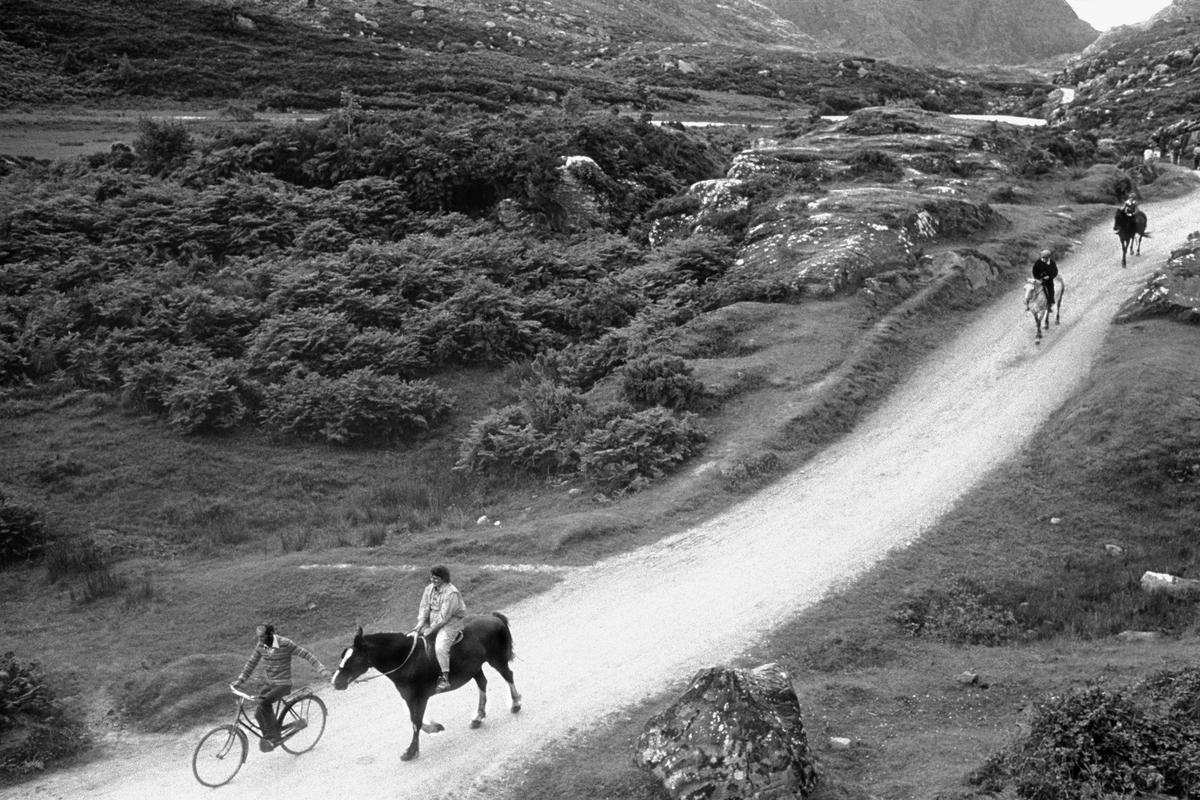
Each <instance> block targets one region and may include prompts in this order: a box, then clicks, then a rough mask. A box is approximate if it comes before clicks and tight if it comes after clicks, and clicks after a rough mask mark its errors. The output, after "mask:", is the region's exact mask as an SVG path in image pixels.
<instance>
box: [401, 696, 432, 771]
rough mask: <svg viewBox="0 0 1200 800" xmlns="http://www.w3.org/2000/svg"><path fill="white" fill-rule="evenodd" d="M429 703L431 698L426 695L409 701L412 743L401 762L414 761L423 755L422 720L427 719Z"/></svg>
mask: <svg viewBox="0 0 1200 800" xmlns="http://www.w3.org/2000/svg"><path fill="white" fill-rule="evenodd" d="M428 703H429V696H428V695H424V694H418V695H415V696H414V697H413V698H412V699H411V700H409V701H408V718H409V719H410V720H411V721H412V732H413V734H412V741H411V742H409V743H408V749H407V750H405V751H404V753H403V754H402V755H401V756H400V760H401V761H412V760H413V759H414V758H416V757H417V756H419V755H420V754H421V720H423V719H425V706H426V705H427V704H428Z"/></svg>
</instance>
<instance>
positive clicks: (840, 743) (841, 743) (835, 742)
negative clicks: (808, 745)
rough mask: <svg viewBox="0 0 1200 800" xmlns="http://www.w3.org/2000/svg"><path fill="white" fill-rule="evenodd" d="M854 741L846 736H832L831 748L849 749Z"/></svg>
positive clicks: (830, 740) (830, 738) (830, 739)
mask: <svg viewBox="0 0 1200 800" xmlns="http://www.w3.org/2000/svg"><path fill="white" fill-rule="evenodd" d="M851 744H852V742H851V741H850V740H849V739H847V738H846V737H845V736H830V737H829V749H831V750H849V749H850V745H851Z"/></svg>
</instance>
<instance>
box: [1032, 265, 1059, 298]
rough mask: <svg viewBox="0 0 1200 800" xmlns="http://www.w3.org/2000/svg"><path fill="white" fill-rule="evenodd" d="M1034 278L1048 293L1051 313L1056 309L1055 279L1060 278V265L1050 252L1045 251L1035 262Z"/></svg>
mask: <svg viewBox="0 0 1200 800" xmlns="http://www.w3.org/2000/svg"><path fill="white" fill-rule="evenodd" d="M1033 277H1034V279H1035V280H1037V281H1039V282H1041V284H1042V291H1043V292H1045V293H1046V311H1047V312H1049V311H1050V310H1051V309H1053V308H1054V279H1055V278H1057V277H1058V264H1057V263H1055V261H1054V254H1053V253H1051V252H1050V251H1049V250H1043V251H1042V253H1041V256H1040V257H1039V258H1038V260H1037V261H1035V262H1033Z"/></svg>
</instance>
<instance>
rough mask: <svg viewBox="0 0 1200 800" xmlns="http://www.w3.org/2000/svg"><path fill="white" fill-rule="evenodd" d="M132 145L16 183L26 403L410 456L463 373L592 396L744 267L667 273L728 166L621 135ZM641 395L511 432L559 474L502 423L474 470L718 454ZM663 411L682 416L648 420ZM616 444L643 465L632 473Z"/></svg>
mask: <svg viewBox="0 0 1200 800" xmlns="http://www.w3.org/2000/svg"><path fill="white" fill-rule="evenodd" d="M134 145H135V148H134V151H130V150H129V149H127V148H117V149H114V151H113V152H112V153H110V154H107V155H102V156H97V157H93V158H90V159H85V160H81V161H79V162H76V163H73V164H59V165H56V166H54V167H47V168H43V169H36V170H33V171H30V172H26V173H19V174H15V175H13V176H12V177H11V178H10V180H9V182H8V185H9V186H10V187H11V189H12V191H11V192H10V193H8V195H7V198H8V199H7V200H6V201H5V203H4V207H3V214H4V217H3V218H4V225H5V230H6V232H7V234H8V235H7V236H6V238H5V240H4V243H3V245H2V246H0V247H2V248H3V249H2V252H0V256H2V257H3V260H4V261H5V263H6V264H7V265H8V266H6V268H5V269H4V271H3V273H0V281H2V283H3V288H4V300H3V307H2V308H0V372H2V374H3V375H4V383H5V385H6V388H7V392H6V393H7V395H8V396H9V397H10V399H11V398H17V399H19V397H20V395H21V389H22V387H36V386H45V385H51V386H58V387H60V389H63V388H69V387H75V388H85V389H89V390H96V391H102V392H110V393H113V394H114V395H115V396H119V397H120V399H121V401H122V403H123V404H124V405H125V406H126V407H129V408H135V409H141V410H145V411H148V412H152V413H156V414H160V415H162V416H164V417H165V419H166V420H167V421H168V422H169V424H170V425H171V426H172V427H174V428H175V429H177V430H178V431H179V432H180V433H183V434H196V433H203V432H214V431H223V430H231V429H236V428H239V427H244V426H258V427H261V428H263V429H264V430H266V431H268V432H270V433H272V434H274V435H277V436H280V437H289V438H290V437H299V438H309V439H319V440H324V441H329V442H336V443H342V444H347V443H366V444H376V443H379V444H381V443H387V442H394V441H398V440H411V439H413V438H414V437H416V436H419V435H420V434H422V433H424V432H426V431H429V430H431V429H433V428H436V427H437V426H438V425H440V424H441V423H443V422H444V421H446V420H447V418H448V417H449V416H450V415H451V414H452V412H453V410H454V408H455V398H454V396H453V394H452V393H451V392H449V391H448V390H446V389H444V388H442V387H441V386H440V385H439V384H438V383H437V382H436V376H437V375H438V373H439V372H441V371H443V370H446V369H449V368H455V367H458V368H461V367H464V366H475V365H491V366H495V365H501V364H505V363H512V362H517V361H530V362H532V365H533V366H532V368H531V375H532V376H534V377H535V381H534V383H533V386H534V388H533V389H530V390H529V391H528V392H527V395H528V396H529V397H536V396H539V394H544V395H545V396H546V397H551V398H552V397H557V396H558V395H559V394H560V393H562V392H574V391H586V390H587V389H588V388H590V387H591V386H592V385H594V384H595V383H596V382H597V381H599V380H601V379H603V378H604V377H605V376H606V375H608V374H610V373H611V372H613V370H615V369H617V368H619V367H620V366H621V365H622V364H623V363H625V362H626V361H627V360H629V359H631V358H634V357H636V356H638V355H640V354H641V353H643V352H644V351H645V350H646V349H647V348H648V347H649V346H650V344H651V342H652V340H653V337H654V335H655V333H656V332H657V331H660V330H662V329H663V328H665V327H668V326H671V325H675V324H678V323H679V322H681V321H684V320H686V319H688V318H689V317H690V316H692V315H694V314H695V313H697V312H698V311H699V310H700V309H701V308H703V307H705V306H707V305H712V304H713V303H715V302H717V301H716V299H715V298H713V297H712V296H709V295H706V293H705V292H704V290H703V284H704V282H705V281H706V280H707V279H708V278H710V277H712V274H713V272H712V271H713V270H714V269H715V270H718V271H719V270H721V269H722V268H723V266H722V265H723V264H725V263H727V260H728V258H729V256H730V251H729V250H728V248H727V247H725V246H723V245H722V243H721V241H720V240H712V239H703V238H702V239H698V240H695V241H690V242H687V243H685V244H684V245H683V246H681V247H667V248H663V249H662V250H660V251H657V252H653V253H652V252H651V251H650V250H649V249H648V247H647V246H646V244H645V242H644V240H643V239H642V238H641V237H640V236H639V231H641V230H642V229H643V228H644V223H641V222H640V220H642V219H643V217H644V216H645V215H646V214H647V212H648V211H649V210H650V209H651V208H652V207H653V206H654V205H655V203H656V202H657V201H659V200H661V199H663V198H665V197H670V196H673V195H675V194H676V193H678V192H679V191H680V190H681V189H683V188H685V187H686V186H687V185H689V184H690V183H692V182H694V181H696V180H699V179H702V178H707V177H711V176H712V175H714V174H718V173H719V171H720V166H721V163H722V162H723V160H725V159H726V158H728V152H727V151H725V150H724V149H723V148H722V147H720V146H713V145H709V144H707V143H705V142H703V141H700V140H697V139H695V138H693V137H691V136H689V135H687V134H685V133H683V132H680V131H678V130H674V129H670V128H660V127H657V126H653V125H649V124H647V123H645V122H640V121H634V120H630V119H628V118H623V117H617V116H612V115H607V114H604V115H598V116H593V117H588V118H586V119H569V118H568V117H566V116H565V115H563V114H561V113H557V112H555V113H553V114H542V115H531V116H524V115H511V116H507V117H500V118H496V117H490V116H484V115H470V114H464V113H459V114H436V113H430V112H409V113H396V114H390V115H382V114H376V113H368V112H362V111H360V110H358V109H356V108H354V107H353V105H352V104H350V103H348V104H347V106H346V107H345V108H343V110H342V111H341V112H340V113H338V114H334V115H331V116H330V117H329V118H327V119H326V120H324V121H323V122H320V123H312V124H299V125H295V126H292V127H288V128H272V127H268V126H264V127H260V128H257V129H254V130H249V131H247V130H241V131H230V132H229V133H227V134H223V135H219V136H216V137H215V138H213V139H212V140H207V141H203V142H194V141H192V140H191V137H190V136H189V135H188V134H187V132H186V131H185V130H184V129H182V127H180V126H179V125H177V124H175V123H170V122H164V123H156V122H151V121H149V120H144V121H143V123H142V128H141V133H140V135H139V137H138V139H137V141H136V142H135V143H134ZM135 152H136V155H135ZM566 154H572V155H586V156H587V157H588V158H590V159H592V161H591V162H589V163H591V164H592V165H593V166H592V167H590V168H589V167H586V165H585V168H584V170H583V171H582V172H580V173H578V174H579V176H580V177H578V179H577V178H576V177H572V176H573V175H575V173H572V174H570V175H568V174H567V173H566V172H564V171H563V170H562V169H560V168H559V165H560V163H561V161H562V157H563V156H564V155H566ZM589 169H590V171H588V170H589ZM572 192H583V193H584V194H586V195H588V196H590V197H593V198H595V201H594V202H597V203H599V204H600V206H601V207H602V210H603V212H604V219H605V220H606V221H607V222H606V225H604V226H602V228H601V229H600V230H598V231H593V232H591V233H590V234H588V235H583V234H579V233H576V232H574V225H573V222H572V219H571V213H572V211H571V208H572V203H571V197H572V195H571V193H572ZM502 204H504V205H506V206H508V207H510V208H511V209H512V211H511V213H512V214H515V215H516V220H517V221H515V222H513V223H512V224H510V225H508V226H506V225H504V224H502V223H500V222H497V221H496V218H495V214H494V212H495V211H496V210H497V208H498V207H499V206H501V205H502ZM485 214H490V215H491V216H490V217H487V216H483V215H485ZM639 226H640V227H639ZM606 229H607V230H606ZM707 261H711V262H713V263H711V264H709V265H708V266H706V267H705V269H704V270H697V269H695V264H697V263H699V262H707ZM676 369H677V368H676ZM655 381H658V383H657V384H656V383H655ZM640 383H644V384H648V385H649V388H648V389H645V390H639V389H637V388H636V386H637V385H639V381H635V382H634V385H635V388H634V389H631V391H630V398H629V401H627V402H626V403H625V404H624V405H622V403H620V402H618V403H616V404H612V403H609V404H601V405H599V406H596V407H589V403H588V401H586V400H584V399H583V398H582V397H576V396H574V395H572V397H576V399H575V400H574V401H572V402H571V403H568V404H567V405H566V406H565V408H568V409H575V410H577V411H578V413H572V414H570V415H568V416H570V420H569V424H567V420H565V419H563V418H561V416H560V415H556V414H555V413H549V414H547V413H542V412H541V411H539V410H537V409H534V410H533V412H532V418H531V419H530V420H528V421H524V418H523V417H522V418H521V420H522V421H517V419H515V418H514V413H515V412H512V411H510V410H502V411H498V412H496V413H497V415H498V417H497V418H498V419H503V420H505V422H504V424H503V425H502V426H501V428H500V430H502V431H511V430H512V429H513V426H514V425H517V429H518V430H523V431H524V433H522V434H520V435H521V436H525V437H533V438H535V439H536V438H537V436H539V435H541V434H545V433H548V432H550V431H551V430H552V429H553V430H555V431H556V434H555V437H554V445H553V450H554V453H555V457H554V458H553V459H551V460H550V462H547V456H546V455H545V454H544V453H543V452H542V450H543V449H544V448H543V447H542V446H541V445H535V444H529V443H521V442H520V441H518V440H513V439H512V438H511V436H510V437H509V440H507V441H506V443H504V444H500V443H499V442H498V440H497V438H496V437H497V435H498V433H497V431H496V430H493V428H494V427H495V423H493V422H491V421H489V420H482V421H481V422H480V424H479V425H477V426H476V428H475V432H474V433H473V434H472V436H471V437H470V439H469V441H468V443H467V444H466V445H465V451H464V455H463V458H462V459H461V461H460V464H461V466H462V467H463V468H465V469H469V470H476V469H485V468H486V467H487V465H489V464H495V463H496V461H497V459H499V460H500V461H501V462H502V463H505V464H506V465H509V466H515V467H517V468H525V469H529V470H533V471H543V470H546V469H551V470H553V471H556V472H557V471H568V472H574V471H582V472H583V473H584V474H586V475H590V476H593V477H594V478H595V479H596V481H597V483H598V484H600V485H602V486H604V487H605V489H606V490H612V491H621V490H623V489H625V488H627V487H629V486H634V485H640V484H641V482H642V481H644V480H645V479H646V478H647V477H652V476H657V475H661V474H662V473H663V470H664V468H665V467H666V466H667V465H669V464H674V463H677V462H678V461H679V460H681V459H683V458H686V457H687V456H688V455H690V454H691V453H693V452H694V451H695V448H696V446H697V445H698V444H699V442H700V441H702V440H703V435H702V434H701V433H700V431H699V430H698V429H697V428H696V426H695V422H694V421H693V420H692V419H691V418H690V417H687V416H686V415H681V413H680V412H682V411H683V408H684V406H685V405H686V404H687V403H686V402H682V401H684V400H689V401H690V400H691V399H693V397H692V396H693V395H695V394H696V393H697V390H696V388H695V387H694V386H687V385H686V384H680V386H681V387H683V388H686V395H684V394H680V391H682V390H683V389H682V388H681V389H669V388H667V387H666V385H665V384H663V383H662V379H661V378H654V377H645V378H642V379H641V380H640ZM656 401H657V403H658V404H660V405H662V406H665V407H666V408H667V410H662V411H652V410H638V408H639V407H640V408H642V409H645V408H646V407H647V406H652V405H655V404H656ZM533 405H535V406H536V405H537V403H536V402H535V403H533ZM559 405H560V406H562V402H559ZM579 409H582V410H579ZM517 417H520V415H517ZM535 422H536V427H533V426H534V425H535ZM564 425H565V426H566V428H569V429H570V432H569V433H567V432H566V428H564V427H563V426H564ZM535 434H536V435H535ZM614 437H616V438H617V439H620V438H622V437H628V438H631V439H634V440H641V437H645V444H644V445H643V447H642V449H641V450H640V451H639V452H636V453H634V452H629V453H626V454H625V455H620V454H619V453H620V452H621V451H620V449H619V448H617V449H614V447H613V443H614V442H613V438H614ZM485 440H486V441H485ZM646 448H649V450H646ZM601 453H602V454H603V456H601V455H599V454H601ZM519 454H520V455H519ZM601 457H602V458H603V461H598V460H597V459H599V458H601ZM510 462H511V463H510Z"/></svg>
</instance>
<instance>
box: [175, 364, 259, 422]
mask: <svg viewBox="0 0 1200 800" xmlns="http://www.w3.org/2000/svg"><path fill="white" fill-rule="evenodd" d="M242 382H243V376H242V374H241V367H240V365H239V364H238V363H237V362H236V361H232V360H230V359H220V360H217V361H213V362H211V363H209V364H206V365H205V366H203V367H201V368H199V369H196V370H192V371H191V372H187V373H185V374H183V375H182V376H180V379H179V381H178V382H177V383H176V384H175V385H174V386H172V387H171V388H170V389H169V390H167V392H166V394H165V395H164V396H163V404H164V405H165V406H166V410H167V422H168V423H169V424H170V425H171V427H173V428H175V430H177V431H179V432H180V433H183V434H190V433H200V432H203V431H220V430H227V429H229V428H234V427H237V426H238V425H240V424H241V423H242V422H243V421H244V420H245V419H246V418H247V417H248V416H249V408H248V407H247V405H246V403H245V401H244V400H243V390H242Z"/></svg>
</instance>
